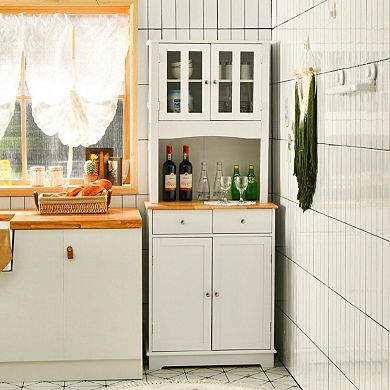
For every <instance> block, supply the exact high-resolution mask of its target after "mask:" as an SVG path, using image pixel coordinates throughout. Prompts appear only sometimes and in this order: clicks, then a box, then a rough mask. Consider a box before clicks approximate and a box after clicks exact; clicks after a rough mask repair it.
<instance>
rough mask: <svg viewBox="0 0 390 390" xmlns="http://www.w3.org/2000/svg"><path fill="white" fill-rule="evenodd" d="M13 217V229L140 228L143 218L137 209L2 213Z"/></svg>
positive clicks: (2, 215) (0, 216) (0, 214)
mask: <svg viewBox="0 0 390 390" xmlns="http://www.w3.org/2000/svg"><path fill="white" fill-rule="evenodd" d="M7 215H8V216H13V218H12V219H11V229H14V230H36V229H124V228H140V227H141V226H142V218H141V215H140V213H139V211H138V210H137V209H121V208H112V209H109V212H108V213H107V214H69V215H67V214H59V215H40V214H39V213H38V212H37V211H32V210H21V211H12V212H11V213H0V220H1V218H2V217H4V216H7Z"/></svg>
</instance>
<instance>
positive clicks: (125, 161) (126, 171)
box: [122, 159, 130, 184]
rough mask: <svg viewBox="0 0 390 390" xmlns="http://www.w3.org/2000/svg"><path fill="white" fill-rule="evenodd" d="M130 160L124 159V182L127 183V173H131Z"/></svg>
mask: <svg viewBox="0 0 390 390" xmlns="http://www.w3.org/2000/svg"><path fill="white" fill-rule="evenodd" d="M129 169H130V160H124V159H123V160H122V184H125V183H126V179H127V175H128V174H129Z"/></svg>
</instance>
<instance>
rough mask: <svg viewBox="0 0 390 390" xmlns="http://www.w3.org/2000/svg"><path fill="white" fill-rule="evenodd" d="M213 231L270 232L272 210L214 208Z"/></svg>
mask: <svg viewBox="0 0 390 390" xmlns="http://www.w3.org/2000/svg"><path fill="white" fill-rule="evenodd" d="M213 232H214V233H271V232H272V210H253V209H251V210H250V209H243V210H214V216H213Z"/></svg>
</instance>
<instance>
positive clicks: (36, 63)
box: [25, 14, 129, 146]
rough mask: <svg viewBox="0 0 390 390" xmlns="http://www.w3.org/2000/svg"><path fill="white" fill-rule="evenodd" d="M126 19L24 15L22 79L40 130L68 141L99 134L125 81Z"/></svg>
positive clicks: (89, 141)
mask: <svg viewBox="0 0 390 390" xmlns="http://www.w3.org/2000/svg"><path fill="white" fill-rule="evenodd" d="M128 22H129V20H128V17H127V16H125V15H97V16H84V15H83V16H72V17H69V16H67V15H63V14H54V15H34V16H27V17H25V26H26V27H25V37H26V38H25V53H26V66H27V68H26V82H27V86H28V89H29V92H30V95H31V101H32V113H33V117H34V120H35V122H36V124H37V125H38V127H39V128H40V129H41V130H42V131H43V132H44V133H46V134H47V135H53V134H56V133H58V136H59V139H60V141H61V142H62V143H63V144H64V145H69V146H78V145H83V146H89V145H92V144H94V143H96V142H98V141H99V140H100V139H101V138H102V137H103V135H104V133H105V131H106V129H107V127H108V126H109V124H110V123H111V121H112V119H113V118H114V116H115V112H116V106H117V101H118V95H119V94H120V91H121V85H122V82H123V80H124V75H125V58H126V54H127V49H128V44H129V41H128V37H129V30H128V26H129V24H128ZM73 30H74V37H75V39H73ZM72 42H75V50H74V54H75V55H74V56H73V50H72Z"/></svg>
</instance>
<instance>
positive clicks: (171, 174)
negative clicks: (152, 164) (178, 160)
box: [162, 145, 176, 202]
mask: <svg viewBox="0 0 390 390" xmlns="http://www.w3.org/2000/svg"><path fill="white" fill-rule="evenodd" d="M162 183H163V200H164V201H165V202H174V201H175V200H176V165H175V164H174V162H173V161H172V145H167V160H166V161H165V163H164V165H163V180H162Z"/></svg>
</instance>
